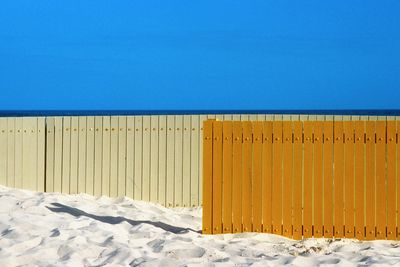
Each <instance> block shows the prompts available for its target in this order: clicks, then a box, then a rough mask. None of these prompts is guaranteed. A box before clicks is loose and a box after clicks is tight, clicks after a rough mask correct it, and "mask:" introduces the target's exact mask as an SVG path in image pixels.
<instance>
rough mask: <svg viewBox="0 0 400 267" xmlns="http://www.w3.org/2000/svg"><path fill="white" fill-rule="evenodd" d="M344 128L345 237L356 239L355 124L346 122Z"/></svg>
mask: <svg viewBox="0 0 400 267" xmlns="http://www.w3.org/2000/svg"><path fill="white" fill-rule="evenodd" d="M343 127H344V135H345V137H344V138H345V140H344V142H345V144H344V146H345V150H344V155H345V156H344V157H345V166H344V168H345V172H344V173H345V176H344V190H345V197H344V205H345V209H344V210H345V216H344V218H345V237H347V238H354V122H353V121H344V122H343Z"/></svg>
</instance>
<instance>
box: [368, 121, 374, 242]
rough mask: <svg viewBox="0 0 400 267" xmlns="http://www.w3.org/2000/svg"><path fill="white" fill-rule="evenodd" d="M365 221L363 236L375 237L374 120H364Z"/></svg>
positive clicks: (369, 238) (370, 238) (371, 238)
mask: <svg viewBox="0 0 400 267" xmlns="http://www.w3.org/2000/svg"><path fill="white" fill-rule="evenodd" d="M365 142H366V145H365V165H366V166H365V183H366V187H365V188H366V198H365V206H366V209H365V211H366V216H365V218H366V222H365V236H366V237H365V238H366V239H367V240H373V239H375V212H376V206H375V121H367V122H366V136H365Z"/></svg>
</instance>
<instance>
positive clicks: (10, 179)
mask: <svg viewBox="0 0 400 267" xmlns="http://www.w3.org/2000/svg"><path fill="white" fill-rule="evenodd" d="M53 141H54V138H53ZM15 151H16V144H15V118H7V158H8V160H7V186H11V187H15ZM49 169H52V168H51V166H49Z"/></svg>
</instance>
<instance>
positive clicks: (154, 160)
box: [150, 116, 160, 203]
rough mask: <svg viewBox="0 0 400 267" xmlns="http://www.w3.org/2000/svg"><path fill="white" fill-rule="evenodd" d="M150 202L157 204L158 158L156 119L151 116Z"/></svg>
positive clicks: (157, 127)
mask: <svg viewBox="0 0 400 267" xmlns="http://www.w3.org/2000/svg"><path fill="white" fill-rule="evenodd" d="M150 124H151V125H150V128H151V132H150V150H151V151H150V201H151V202H153V203H155V202H158V193H159V189H158V181H159V177H158V167H159V165H158V158H159V154H160V153H159V144H158V142H159V140H158V137H159V126H158V117H156V116H151V120H150Z"/></svg>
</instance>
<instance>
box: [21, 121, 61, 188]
mask: <svg viewBox="0 0 400 267" xmlns="http://www.w3.org/2000/svg"><path fill="white" fill-rule="evenodd" d="M15 131H16V133H15V187H16V188H22V166H23V164H22V163H23V157H22V155H23V132H24V130H23V122H22V117H21V118H15ZM60 191H61V186H60ZM60 191H59V192H60Z"/></svg>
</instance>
